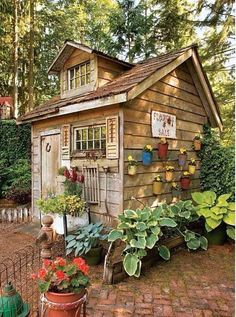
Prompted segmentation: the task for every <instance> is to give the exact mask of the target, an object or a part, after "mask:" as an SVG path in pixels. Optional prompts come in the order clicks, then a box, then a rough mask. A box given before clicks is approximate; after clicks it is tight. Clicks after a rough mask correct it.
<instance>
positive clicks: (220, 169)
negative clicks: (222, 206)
mask: <svg viewBox="0 0 236 317" xmlns="http://www.w3.org/2000/svg"><path fill="white" fill-rule="evenodd" d="M199 157H200V158H201V170H200V180H201V188H202V190H203V191H205V190H210V191H214V192H215V193H216V195H217V196H219V195H222V194H226V193H232V194H233V195H232V196H231V198H230V199H231V201H234V187H235V178H234V166H235V151H234V149H233V148H231V147H224V146H222V145H221V143H220V139H219V137H218V136H217V134H216V132H214V131H212V130H211V129H210V127H208V126H204V138H203V140H202V150H201V151H200V153H199Z"/></svg>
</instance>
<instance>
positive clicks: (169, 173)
mask: <svg viewBox="0 0 236 317" xmlns="http://www.w3.org/2000/svg"><path fill="white" fill-rule="evenodd" d="M173 178H174V172H172V171H166V181H167V182H171V181H172V180H173Z"/></svg>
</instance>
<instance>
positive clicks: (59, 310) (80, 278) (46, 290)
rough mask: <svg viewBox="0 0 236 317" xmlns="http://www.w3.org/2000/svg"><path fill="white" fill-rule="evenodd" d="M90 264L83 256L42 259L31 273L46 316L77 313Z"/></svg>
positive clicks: (81, 302) (86, 283) (64, 316)
mask: <svg viewBox="0 0 236 317" xmlns="http://www.w3.org/2000/svg"><path fill="white" fill-rule="evenodd" d="M88 273H89V266H88V265H87V264H86V262H85V260H84V259H82V258H74V259H73V260H72V261H69V260H65V259H63V258H56V260H54V261H51V260H44V262H43V267H42V268H41V269H39V271H38V273H36V274H32V275H31V277H32V279H34V280H35V281H36V282H37V283H38V287H39V291H40V293H42V297H41V301H42V308H43V312H44V314H45V316H47V317H72V316H73V317H74V316H80V311H81V307H82V305H83V303H84V302H85V300H86V288H87V287H88V286H89V278H88Z"/></svg>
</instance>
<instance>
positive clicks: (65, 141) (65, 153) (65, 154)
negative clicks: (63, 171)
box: [61, 124, 70, 160]
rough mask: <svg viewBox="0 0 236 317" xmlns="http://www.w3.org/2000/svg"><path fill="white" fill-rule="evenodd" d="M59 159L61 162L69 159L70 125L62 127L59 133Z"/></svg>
mask: <svg viewBox="0 0 236 317" xmlns="http://www.w3.org/2000/svg"><path fill="white" fill-rule="evenodd" d="M61 137H62V139H61V158H62V160H69V159H70V125H68V124H67V125H63V126H62V132H61Z"/></svg>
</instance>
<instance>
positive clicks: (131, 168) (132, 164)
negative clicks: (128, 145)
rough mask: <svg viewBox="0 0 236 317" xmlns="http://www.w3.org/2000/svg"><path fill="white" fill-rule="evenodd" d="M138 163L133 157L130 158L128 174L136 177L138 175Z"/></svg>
mask: <svg viewBox="0 0 236 317" xmlns="http://www.w3.org/2000/svg"><path fill="white" fill-rule="evenodd" d="M137 166H138V162H137V161H135V160H134V159H133V157H132V156H131V155H129V156H128V174H129V175H136V174H137Z"/></svg>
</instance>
